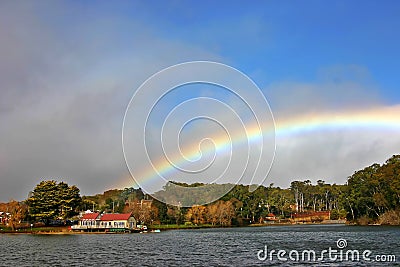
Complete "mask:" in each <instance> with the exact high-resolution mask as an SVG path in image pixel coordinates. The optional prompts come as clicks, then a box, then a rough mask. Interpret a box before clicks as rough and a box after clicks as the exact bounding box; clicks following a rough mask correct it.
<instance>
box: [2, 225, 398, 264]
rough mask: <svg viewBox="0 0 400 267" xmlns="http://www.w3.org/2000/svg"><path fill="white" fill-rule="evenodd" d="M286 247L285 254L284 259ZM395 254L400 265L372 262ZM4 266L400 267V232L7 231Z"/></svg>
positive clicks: (339, 228)
mask: <svg viewBox="0 0 400 267" xmlns="http://www.w3.org/2000/svg"><path fill="white" fill-rule="evenodd" d="M339 239H343V240H341V241H340V242H339V243H338V242H337V241H338V240H339ZM346 242H347V246H346ZM265 246H267V256H269V255H270V252H271V251H272V250H275V251H276V252H273V253H272V258H269V257H266V258H265V257H264V256H265V253H264V251H265ZM338 246H339V247H340V248H339V247H338ZM330 247H331V249H336V250H337V252H332V253H333V254H331V256H332V257H333V256H334V255H336V257H337V258H336V260H335V259H334V258H333V260H332V258H329V255H328V254H323V255H324V256H323V257H321V252H322V251H323V250H329V248H330ZM260 250H261V251H260ZM278 250H282V251H285V254H281V260H279V259H278V257H277V251H278ZM304 250H313V251H315V252H316V260H315V261H314V260H313V258H312V257H311V260H309V259H308V258H307V255H308V254H307V253H306V254H304V256H305V259H304V260H302V258H301V256H302V253H303V252H304ZM348 250H357V251H359V253H360V259H359V261H358V260H357V261H351V259H352V257H351V254H349V257H348V260H346V258H345V257H344V255H345V254H346V252H347V251H348ZM365 250H370V251H371V253H370V254H369V255H367V261H366V260H363V259H362V253H363V252H364V251H365ZM294 251H297V253H299V257H298V258H297V256H296V255H297V254H296V252H294ZM281 253H283V252H281ZM289 253H291V254H290V256H291V258H289ZM335 253H336V254H335ZM339 253H342V261H340V260H339V259H340V258H339V256H340V254H339ZM257 254H258V255H257ZM367 254H368V253H367ZM310 255H312V254H310ZM354 255H356V254H354ZM390 255H394V256H395V257H396V262H385V263H383V262H376V261H375V262H371V261H368V259H369V260H375V259H376V256H378V257H379V259H382V258H383V259H385V257H386V260H387V259H388V258H390V257H392V256H390ZM259 258H261V260H260V259H259ZM285 258H286V260H285ZM319 258H321V259H319ZM353 259H354V258H353ZM0 266H400V228H399V227H381V226H366V227H359V226H345V225H302V226H301V225H296V226H267V227H247V228H224V229H199V230H172V231H164V232H161V233H147V234H98V235H24V234H20V235H7V234H1V235H0Z"/></svg>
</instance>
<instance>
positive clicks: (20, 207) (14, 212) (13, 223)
mask: <svg viewBox="0 0 400 267" xmlns="http://www.w3.org/2000/svg"><path fill="white" fill-rule="evenodd" d="M6 210H7V212H8V213H9V214H10V215H9V220H8V225H9V226H10V227H11V230H13V231H14V230H15V229H16V228H17V226H18V224H20V223H21V221H22V220H23V219H24V218H25V215H26V212H27V207H26V205H25V204H24V203H20V202H18V201H15V200H11V201H10V202H8V203H7V204H6Z"/></svg>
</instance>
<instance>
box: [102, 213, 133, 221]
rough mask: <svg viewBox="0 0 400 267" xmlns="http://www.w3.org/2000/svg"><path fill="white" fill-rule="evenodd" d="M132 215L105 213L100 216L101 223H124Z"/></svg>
mask: <svg viewBox="0 0 400 267" xmlns="http://www.w3.org/2000/svg"><path fill="white" fill-rule="evenodd" d="M131 215H132V213H124V214H116V213H106V214H103V216H101V218H100V220H101V221H125V220H128V219H129V218H130V217H131Z"/></svg>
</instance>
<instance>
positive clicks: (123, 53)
mask: <svg viewBox="0 0 400 267" xmlns="http://www.w3.org/2000/svg"><path fill="white" fill-rule="evenodd" d="M399 13H400V4H399V3H398V2H397V1H384V2H382V1H368V2H365V1H333V2H330V3H327V2H321V1H307V2H301V3H300V2H298V3H296V2H291V1H290V2H289V1H287V2H282V1H253V2H251V3H250V4H249V3H246V2H245V1H243V2H240V1H237V2H234V3H232V1H227V2H224V1H218V2H214V1H209V2H208V1H201V2H197V1H193V2H190V1H162V2H160V1H154V2H153V1H140V2H139V1H131V2H125V1H118V2H117V4H111V3H110V2H108V1H89V2H88V1H65V2H64V1H35V2H34V1H1V2H0V137H1V138H0V201H8V200H9V199H11V198H13V199H19V200H22V199H24V198H26V196H27V194H28V192H29V191H30V190H32V189H33V188H34V186H35V185H36V184H37V183H39V182H40V181H41V180H43V179H55V180H59V181H61V180H63V181H66V182H67V183H69V184H75V185H77V186H78V187H79V188H80V189H81V192H82V194H95V193H100V192H103V191H105V190H107V189H112V188H124V187H128V186H132V185H134V182H133V180H132V178H131V177H130V174H129V171H128V169H127V166H126V164H125V160H124V155H123V153H122V145H121V132H122V124H123V118H124V114H125V110H126V108H127V106H128V103H129V101H130V99H131V97H132V95H133V94H134V93H135V91H136V90H137V88H139V86H140V85H141V84H142V83H143V82H145V81H146V79H148V78H149V77H150V76H151V75H153V74H155V73H156V72H158V71H160V70H162V69H164V68H166V67H169V66H171V65H174V64H178V63H182V62H187V61H194V60H204V61H215V62H220V63H223V64H227V65H230V66H232V67H234V68H236V69H238V70H240V71H241V72H243V73H245V74H246V75H248V76H249V77H250V78H251V79H252V80H253V81H254V82H255V83H256V84H257V85H258V87H259V88H260V89H261V91H262V93H263V94H264V96H265V97H266V99H267V100H268V102H269V105H270V107H271V110H272V112H273V116H274V118H275V125H276V154H275V160H274V163H273V166H272V169H271V172H270V174H269V176H268V177H267V179H266V180H265V182H264V183H265V184H267V185H268V184H270V183H274V184H275V185H279V186H283V187H286V186H288V185H289V184H290V181H291V180H294V179H310V180H312V181H316V180H318V179H323V180H325V181H327V182H331V183H344V182H345V181H346V179H347V177H348V176H349V175H351V174H352V173H353V172H354V171H355V170H358V169H360V168H363V167H365V166H368V165H370V164H372V163H375V162H377V163H383V162H384V161H385V160H386V159H387V158H389V157H390V156H392V155H393V154H398V153H400V88H399V84H400V75H399V70H400V52H399V47H400V36H399V34H398V29H399V28H400V17H399V16H398V14H399ZM190 92H191V93H190V94H189V93H187V91H184V90H181V91H179V90H177V91H175V92H173V93H172V95H170V96H166V97H165V98H164V99H163V100H164V103H163V104H162V105H160V107H158V108H157V109H155V110H154V111H158V112H160V114H156V113H153V114H152V115H151V118H153V120H152V122H151V123H149V126H148V127H149V128H148V131H146V138H148V139H149V140H152V138H153V139H154V140H157V138H158V137H160V136H159V132H158V130H159V128H160V126H161V125H162V123H163V121H162V119H160V118H165V114H167V113H168V112H169V111H170V110H171V109H173V108H174V107H176V106H177V105H178V103H179V101H186V100H188V99H190V98H191V97H192V96H194V97H200V96H207V97H209V98H213V99H218V100H220V101H221V102H224V103H226V104H227V105H231V106H232V107H234V109H238V111H237V112H238V114H239V115H240V116H244V117H246V110H242V109H241V108H240V104H237V103H236V102H237V100H238V99H235V96H231V95H230V94H229V92H226V91H224V90H217V89H216V88H214V87H210V86H204V87H201V88H200V87H199V86H198V87H194V89H193V90H191V91H190ZM174 94H175V95H174ZM168 107H169V109H168ZM202 108H204V106H202V105H193V108H192V110H191V112H193V114H195V113H196V112H197V111H199V112H200V113H201V109H202ZM218 111H219V112H220V113H224V111H223V110H219V109H215V116H217V117H218V116H220V115H221V114H220V115H218ZM138 116H139V115H138ZM221 116H222V118H224V116H223V114H222V115H221ZM202 123H204V124H200V125H201V126H195V125H193V126H189V127H187V128H188V129H186V130H187V131H186V134H185V131H183V134H182V143H184V144H185V146H184V147H186V148H187V147H190V145H191V144H194V145H195V146H196V147H198V145H199V142H198V141H199V140H202V138H206V137H207V136H205V133H207V132H210V131H211V132H213V131H212V130H211V129H214V128H215V129H214V130H215V131H217V132H218V131H221V129H217V128H218V127H215V125H212V124H207V121H206V122H202ZM208 127H210V128H208ZM138 131H140V132H143V125H141V126H140V127H138ZM191 133H197V134H194V135H192V134H191ZM132 134H133V135H134V134H135V133H132ZM190 137H192V138H194V139H193V140H191V139H190ZM212 137H213V135H212V134H211V138H212ZM152 144H153V145H157V144H158V143H157V142H156V141H155V142H153V143H152V142H150V144H149V146H150V147H149V151H152V152H151V153H152V154H153V156H155V157H157V156H160V155H154V154H156V153H157V151H159V150H157V148H153V147H151V145H152ZM205 145H206V146H207V144H205ZM212 148H213V147H211V149H210V150H211V151H213V149H212ZM207 149H208V148H207ZM141 156H143V155H142V154H140V155H137V160H138V162H140V157H141ZM205 156H207V155H205ZM217 156H218V155H217ZM221 156H223V154H221ZM196 157H198V155H195V158H196ZM221 162H222V163H221V164H224V163H226V161H224V160H223V159H222V160H221ZM156 167H157V166H156ZM234 179H235V178H234Z"/></svg>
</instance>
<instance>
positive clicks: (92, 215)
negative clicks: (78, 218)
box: [82, 212, 100, 220]
mask: <svg viewBox="0 0 400 267" xmlns="http://www.w3.org/2000/svg"><path fill="white" fill-rule="evenodd" d="M99 214H100V213H98V212H94V213H86V214H85V215H83V217H82V220H96V218H97V217H99Z"/></svg>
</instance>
